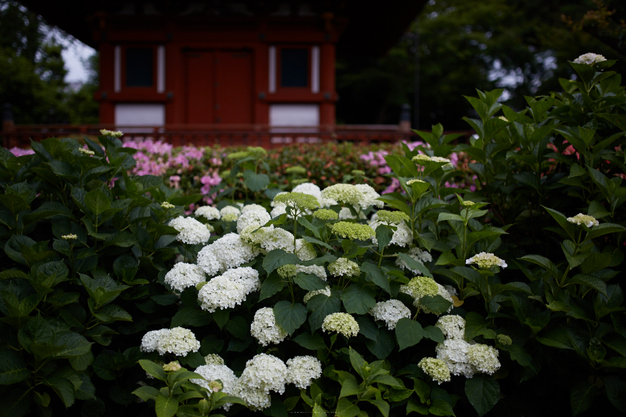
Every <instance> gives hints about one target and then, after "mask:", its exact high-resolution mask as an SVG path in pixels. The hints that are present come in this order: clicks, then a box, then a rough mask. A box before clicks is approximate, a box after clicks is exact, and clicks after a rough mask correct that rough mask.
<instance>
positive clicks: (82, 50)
mask: <svg viewBox="0 0 626 417" xmlns="http://www.w3.org/2000/svg"><path fill="white" fill-rule="evenodd" d="M95 52H96V51H95V50H94V49H93V48H90V47H89V46H87V45H85V44H84V43H82V42H80V41H77V40H74V41H73V42H71V43H69V44H67V45H66V48H65V50H64V51H63V60H64V61H65V68H66V69H67V70H68V73H67V76H66V77H65V81H66V82H67V83H75V82H85V81H87V71H86V70H85V66H84V65H83V62H82V61H83V60H86V59H87V58H88V57H89V56H91V55H92V54H94V53H95Z"/></svg>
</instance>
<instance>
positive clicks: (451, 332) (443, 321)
mask: <svg viewBox="0 0 626 417" xmlns="http://www.w3.org/2000/svg"><path fill="white" fill-rule="evenodd" d="M435 327H438V328H439V329H441V332H442V333H443V335H444V337H446V338H448V339H463V338H464V337H465V319H464V318H463V317H461V316H459V315H456V314H449V315H446V316H441V317H439V320H437V323H436V324H435Z"/></svg>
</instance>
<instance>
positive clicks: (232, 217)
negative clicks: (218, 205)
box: [220, 206, 241, 222]
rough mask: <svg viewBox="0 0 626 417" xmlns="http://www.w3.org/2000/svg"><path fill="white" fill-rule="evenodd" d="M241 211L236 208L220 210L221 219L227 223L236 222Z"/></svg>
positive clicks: (227, 207) (226, 207)
mask: <svg viewBox="0 0 626 417" xmlns="http://www.w3.org/2000/svg"><path fill="white" fill-rule="evenodd" d="M240 214H241V210H240V209H238V208H237V207H234V206H225V207H224V208H222V209H221V210H220V218H221V219H222V220H223V221H225V222H236V221H237V219H238V218H239V215H240Z"/></svg>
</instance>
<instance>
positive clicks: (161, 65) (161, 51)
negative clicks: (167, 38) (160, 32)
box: [157, 45, 165, 93]
mask: <svg viewBox="0 0 626 417" xmlns="http://www.w3.org/2000/svg"><path fill="white" fill-rule="evenodd" d="M164 92H165V46H162V45H161V46H159V47H158V48H157V93H164Z"/></svg>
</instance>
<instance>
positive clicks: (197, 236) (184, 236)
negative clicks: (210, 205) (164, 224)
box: [169, 216, 211, 245]
mask: <svg viewBox="0 0 626 417" xmlns="http://www.w3.org/2000/svg"><path fill="white" fill-rule="evenodd" d="M169 226H171V227H173V228H174V229H176V230H177V231H178V235H177V236H176V240H178V241H180V242H183V243H188V244H190V245H197V244H198V243H207V242H208V241H209V239H210V238H211V231H210V230H209V229H208V228H207V227H206V225H204V224H202V223H200V222H199V221H198V220H196V219H194V218H193V217H184V216H178V217H177V218H175V219H172V220H171V221H170V223H169Z"/></svg>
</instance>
